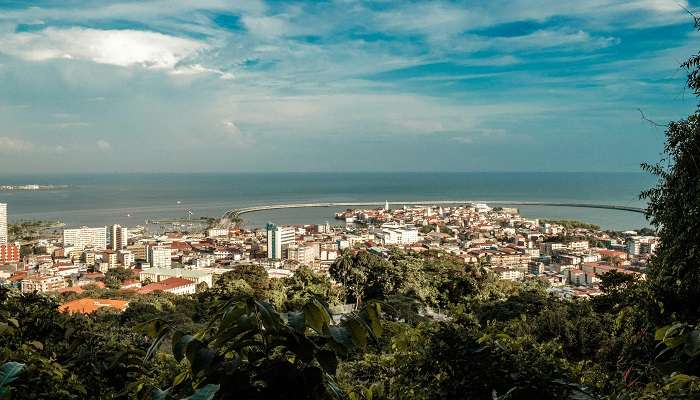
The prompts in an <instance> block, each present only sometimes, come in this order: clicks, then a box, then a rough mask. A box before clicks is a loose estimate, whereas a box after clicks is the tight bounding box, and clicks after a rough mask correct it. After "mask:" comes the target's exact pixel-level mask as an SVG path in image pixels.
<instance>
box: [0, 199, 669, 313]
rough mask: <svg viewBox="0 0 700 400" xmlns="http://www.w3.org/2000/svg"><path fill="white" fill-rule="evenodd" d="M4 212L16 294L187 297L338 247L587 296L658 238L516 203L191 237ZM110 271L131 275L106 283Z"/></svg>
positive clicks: (319, 257) (0, 226) (8, 275)
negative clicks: (531, 214)
mask: <svg viewBox="0 0 700 400" xmlns="http://www.w3.org/2000/svg"><path fill="white" fill-rule="evenodd" d="M8 210H11V208H8V205H7V204H0V269H1V270H2V275H1V276H0V278H1V279H2V281H3V282H4V283H5V284H7V285H10V286H14V287H16V288H18V289H20V290H21V291H22V292H23V293H33V292H41V293H55V294H63V293H81V292H83V289H82V288H83V287H90V286H96V287H102V288H104V287H105V285H108V286H109V287H110V288H112V289H120V290H128V291H133V292H135V293H150V292H153V291H159V290H160V291H165V292H169V293H174V294H181V295H185V294H194V293H195V292H197V291H198V290H200V291H201V290H205V289H207V288H210V287H212V286H213V285H214V283H215V282H216V281H217V279H218V278H219V277H220V276H221V275H223V274H224V273H226V272H227V271H231V270H234V269H236V268H238V267H239V266H241V265H250V264H255V265H259V266H262V267H263V268H264V269H265V271H267V274H268V275H269V277H271V278H288V277H290V276H292V274H293V273H294V271H296V270H297V269H298V268H299V267H300V266H306V267H308V268H310V269H311V270H312V271H314V272H316V273H319V274H323V275H328V271H329V268H330V266H331V265H332V264H333V263H334V262H335V260H336V259H338V257H339V256H340V255H341V252H350V253H357V252H360V251H368V252H370V253H372V254H375V255H378V256H380V257H383V258H390V257H391V255H392V252H393V251H395V250H397V249H399V250H401V251H403V252H407V253H415V254H420V253H423V252H432V253H438V254H445V255H446V256H449V257H452V258H455V259H458V260H460V262H462V263H464V264H479V265H484V266H486V268H487V269H488V270H489V271H490V273H492V274H494V275H495V276H497V277H498V278H499V279H503V280H509V281H525V280H532V279H537V280H540V281H542V282H545V283H546V285H547V287H548V290H549V291H550V292H552V293H555V294H556V295H558V296H561V297H563V298H570V297H589V296H596V295H598V294H600V293H601V292H600V290H599V283H600V275H602V274H604V273H606V272H610V271H618V272H621V273H625V274H630V275H633V276H635V277H636V278H639V279H644V277H645V270H646V264H647V262H648V261H649V258H650V257H651V256H652V255H653V253H654V250H655V248H656V246H657V244H658V238H657V237H655V236H653V235H644V232H637V231H625V232H612V231H607V232H606V231H602V230H600V228H598V227H596V226H594V225H590V224H585V223H582V222H577V221H547V220H542V221H540V220H537V219H526V218H523V217H521V216H520V215H519V214H518V210H517V209H516V208H507V207H493V208H492V207H489V206H488V205H487V204H481V203H476V204H464V205H454V206H449V207H448V206H430V205H427V206H411V207H408V206H398V207H395V208H392V207H391V205H390V204H389V203H388V202H387V203H386V204H385V206H384V207H383V208H376V209H348V210H346V211H343V212H339V213H337V214H336V215H335V220H336V221H342V224H333V225H331V224H329V223H326V224H321V225H298V226H277V225H275V224H273V223H270V224H268V225H267V226H266V229H245V228H244V227H243V226H244V225H243V226H233V227H230V228H223V227H217V222H218V221H217V220H215V219H213V220H212V221H211V222H210V224H209V226H208V227H207V228H205V229H193V230H195V231H194V232H188V231H186V230H182V229H178V230H173V231H170V232H167V231H166V232H158V233H149V232H148V231H147V229H146V228H144V227H142V226H139V227H125V226H120V225H110V226H103V227H77V228H64V229H62V230H61V231H60V234H59V235H58V236H56V235H54V234H51V232H52V230H51V229H46V230H43V231H39V232H34V234H35V235H36V236H33V235H32V236H31V237H24V238H23V237H22V235H23V232H22V230H21V229H20V226H19V225H12V224H10V225H9V229H8V222H7V221H8ZM53 231H55V230H53ZM645 231H646V229H645ZM8 232H10V233H11V235H10V234H8ZM115 269H118V270H120V271H127V273H120V274H117V275H116V276H118V277H119V279H121V280H118V281H114V280H113V279H110V278H113V275H114V274H110V271H113V270H115ZM106 277H107V278H106ZM334 284H335V285H340V283H338V282H335V283H334ZM103 300H104V299H103ZM74 302H76V304H84V303H85V300H84V299H81V300H74ZM94 303H95V304H104V305H105V306H106V307H111V305H110V303H106V302H102V301H98V300H94ZM120 307H121V308H122V309H123V308H124V307H126V305H122V306H120ZM66 308H67V309H72V308H71V304H70V303H69V304H68V305H67V306H66ZM80 310H83V311H85V310H89V311H93V310H92V309H80Z"/></svg>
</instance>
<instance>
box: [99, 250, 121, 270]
mask: <svg viewBox="0 0 700 400" xmlns="http://www.w3.org/2000/svg"><path fill="white" fill-rule="evenodd" d="M102 262H103V263H107V268H108V269H112V268H116V267H117V265H118V264H119V258H118V257H117V252H116V251H113V250H105V251H103V252H102Z"/></svg>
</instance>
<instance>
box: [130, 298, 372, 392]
mask: <svg viewBox="0 0 700 400" xmlns="http://www.w3.org/2000/svg"><path fill="white" fill-rule="evenodd" d="M217 310H219V311H218V312H217V313H216V314H215V315H213V317H212V319H211V322H210V323H209V324H208V326H207V327H206V328H205V329H204V330H202V331H200V332H197V333H187V332H183V331H180V330H176V329H173V328H172V327H171V326H169V325H168V324H167V323H166V322H164V321H163V320H159V319H156V320H153V321H150V322H148V323H146V324H144V325H143V326H142V330H143V331H144V332H145V333H147V334H148V335H149V336H150V337H151V338H152V345H151V347H150V348H149V350H148V352H147V354H146V358H147V359H148V358H150V357H152V356H153V355H155V354H156V352H157V350H158V348H159V347H160V346H161V344H162V343H163V342H164V341H165V340H166V339H168V338H169V339H170V342H171V343H172V347H171V352H172V355H173V357H174V358H175V360H176V361H177V362H178V363H185V365H186V368H185V370H184V371H182V372H181V373H180V374H178V375H177V376H176V377H175V378H174V379H173V380H172V382H169V388H167V389H166V390H160V389H158V388H152V386H151V387H150V388H149V387H148V386H147V385H146V384H138V385H136V386H135V387H136V390H135V393H134V394H135V395H140V394H141V393H142V392H144V391H146V392H147V391H148V389H152V390H153V393H157V395H158V398H161V399H164V398H168V399H170V398H175V397H174V396H173V395H174V394H177V396H178V397H179V396H182V395H188V394H192V393H194V394H193V396H192V398H206V399H212V398H216V399H253V400H255V399H260V400H262V399H290V400H291V399H331V398H336V399H338V398H342V397H344V396H343V394H342V392H341V390H340V389H339V388H338V386H337V385H336V383H335V374H336V368H337V365H338V358H339V357H342V356H347V355H348V354H350V353H352V352H356V351H362V350H363V349H364V348H365V347H366V346H367V343H368V340H375V341H376V339H377V337H378V336H379V335H381V321H380V316H381V306H380V305H379V304H378V303H371V302H370V303H368V304H367V306H366V307H365V308H364V309H363V310H361V311H359V312H357V313H354V314H351V315H348V316H346V317H345V318H344V319H343V320H342V321H341V322H340V323H339V324H336V325H331V318H332V317H331V315H330V314H329V313H328V311H327V309H326V308H325V307H323V305H322V304H321V303H319V302H318V301H316V300H312V301H310V302H309V303H307V304H306V305H304V307H303V311H297V312H289V313H287V317H286V321H285V318H283V317H282V316H281V315H280V314H278V313H277V312H276V310H275V309H274V307H273V306H272V305H271V304H269V303H267V302H264V301H260V300H258V299H256V298H255V297H253V296H243V297H240V298H236V299H231V300H228V301H226V302H224V303H222V304H220V306H219V307H217ZM312 332H313V333H312ZM153 397H155V396H153Z"/></svg>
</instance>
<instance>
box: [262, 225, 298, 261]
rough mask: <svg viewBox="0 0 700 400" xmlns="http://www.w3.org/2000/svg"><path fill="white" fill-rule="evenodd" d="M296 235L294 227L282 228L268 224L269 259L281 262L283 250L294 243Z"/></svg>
mask: <svg viewBox="0 0 700 400" xmlns="http://www.w3.org/2000/svg"><path fill="white" fill-rule="evenodd" d="M294 239H295V235H294V228H293V227H281V226H277V225H275V224H267V258H271V259H273V260H279V259H281V258H282V250H283V249H286V247H287V246H289V245H290V244H292V243H294Z"/></svg>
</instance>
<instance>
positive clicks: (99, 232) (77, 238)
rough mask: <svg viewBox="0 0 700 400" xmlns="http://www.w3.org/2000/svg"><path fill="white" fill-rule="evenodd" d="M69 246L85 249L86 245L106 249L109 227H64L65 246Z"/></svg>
mask: <svg viewBox="0 0 700 400" xmlns="http://www.w3.org/2000/svg"><path fill="white" fill-rule="evenodd" d="M69 246H73V247H75V248H76V249H79V250H83V249H85V248H86V247H93V248H95V249H96V250H104V249H106V248H107V227H104V226H103V227H101V228H88V227H86V226H83V227H81V228H75V229H64V230H63V247H69Z"/></svg>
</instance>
